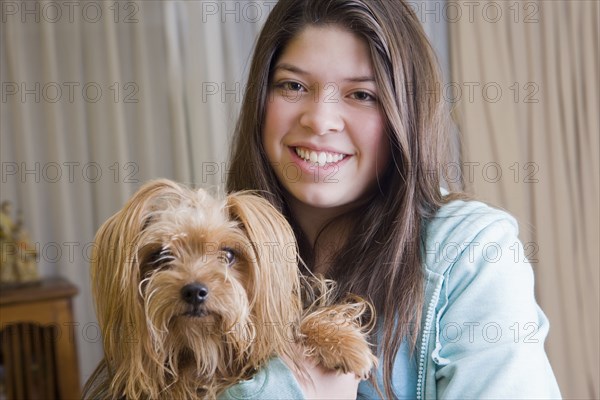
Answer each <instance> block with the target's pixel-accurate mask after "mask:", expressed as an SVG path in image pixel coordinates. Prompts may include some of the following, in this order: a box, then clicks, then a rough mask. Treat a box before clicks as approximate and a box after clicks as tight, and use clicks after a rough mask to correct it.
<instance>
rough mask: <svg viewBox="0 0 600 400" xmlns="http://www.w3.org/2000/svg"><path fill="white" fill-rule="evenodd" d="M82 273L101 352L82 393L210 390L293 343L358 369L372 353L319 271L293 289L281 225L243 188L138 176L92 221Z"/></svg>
mask: <svg viewBox="0 0 600 400" xmlns="http://www.w3.org/2000/svg"><path fill="white" fill-rule="evenodd" d="M91 275H92V289H93V296H94V300H95V304H96V312H97V317H98V321H99V324H100V328H101V331H102V335H103V344H104V355H105V356H104V359H103V360H102V362H101V363H100V365H99V366H98V368H97V369H96V371H95V372H94V374H93V375H92V377H91V378H90V379H89V380H88V382H87V383H86V387H85V388H84V397H85V398H101V399H107V398H109V399H120V398H126V399H138V398H144V399H145V398H151V399H163V398H164V399H173V398H182V399H183V398H185V399H195V398H215V397H216V396H217V395H218V393H220V392H221V391H223V390H224V389H226V388H227V387H229V386H231V385H233V384H235V383H236V382H238V381H239V380H241V379H248V378H250V377H251V376H252V375H253V374H254V373H255V372H256V371H257V370H258V369H259V368H261V367H262V366H263V365H264V364H265V363H266V362H267V361H268V360H269V359H270V358H271V357H273V356H275V355H279V356H282V357H285V358H286V359H288V360H298V359H299V356H300V354H299V352H300V351H304V352H305V353H306V354H308V355H310V356H313V357H315V359H316V361H318V362H320V363H321V364H323V365H324V366H326V367H329V368H338V369H340V370H341V371H343V372H354V373H355V374H357V375H359V376H360V377H362V378H366V377H367V376H368V374H369V371H370V369H371V367H372V366H373V365H374V363H375V362H376V359H375V357H374V356H373V355H372V353H371V351H370V349H369V344H368V343H367V341H366V329H368V328H370V327H371V325H372V321H373V320H372V319H371V325H369V324H367V325H368V326H362V327H361V317H362V316H363V315H364V314H365V311H369V312H370V313H372V309H370V308H369V306H368V305H367V303H365V302H363V301H361V300H360V299H357V300H356V301H349V302H344V303H343V304H337V305H332V304H330V303H331V301H330V300H329V297H330V293H331V288H330V287H329V285H328V284H327V283H326V282H325V281H322V280H318V279H314V280H313V281H312V282H313V283H312V284H311V285H309V286H310V288H312V289H309V290H308V291H306V290H303V289H302V282H304V283H306V281H303V280H302V277H301V275H300V274H299V270H298V255H297V247H296V242H295V239H294V235H293V232H292V230H291V228H290V226H289V225H288V223H287V221H286V220H285V218H284V217H283V216H282V215H280V214H279V213H278V212H277V211H276V210H275V209H274V208H273V207H272V206H271V205H270V204H269V203H268V202H267V201H266V200H264V199H262V198H261V197H259V196H256V195H253V194H250V193H236V194H231V195H229V196H227V198H226V199H225V200H217V199H215V198H213V197H212V196H210V195H209V194H208V193H207V192H205V191H203V190H191V189H189V188H187V187H185V186H183V185H179V184H176V183H174V182H171V181H168V180H157V181H153V182H150V183H148V184H146V185H145V186H143V187H142V188H141V189H140V190H139V191H138V192H137V193H136V194H135V195H134V196H133V197H132V198H131V199H130V200H129V201H128V203H127V204H126V205H125V207H124V208H123V209H122V210H121V211H119V212H118V213H116V214H115V215H114V216H112V217H111V218H110V219H109V220H108V221H106V222H105V223H104V225H103V226H102V227H101V228H100V230H99V231H98V233H97V235H96V239H95V246H94V253H93V258H92V265H91ZM304 287H305V288H306V287H307V286H306V285H304ZM315 288H316V289H315ZM307 292H308V293H310V294H312V300H311V301H309V303H310V304H309V306H308V307H306V306H305V305H304V306H303V298H302V293H304V296H305V299H304V300H306V297H307V295H306V294H307ZM308 297H311V296H310V295H309V296H308ZM315 299H317V300H316V301H314V300H315ZM371 316H372V314H371ZM298 344H299V345H300V346H299V345H298ZM296 367H299V366H296Z"/></svg>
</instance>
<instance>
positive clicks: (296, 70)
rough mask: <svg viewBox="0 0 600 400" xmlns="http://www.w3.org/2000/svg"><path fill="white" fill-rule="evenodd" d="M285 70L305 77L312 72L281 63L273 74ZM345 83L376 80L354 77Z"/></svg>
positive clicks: (344, 80) (373, 80)
mask: <svg viewBox="0 0 600 400" xmlns="http://www.w3.org/2000/svg"><path fill="white" fill-rule="evenodd" d="M280 69H282V70H285V71H289V72H292V73H295V74H298V75H303V76H309V75H310V72H308V71H305V70H303V69H302V68H298V67H297V66H295V65H292V64H288V63H280V64H277V65H276V66H275V68H273V72H275V71H277V70H280ZM342 81H343V82H373V83H375V78H373V77H372V76H370V75H365V76H353V77H351V78H344V79H342Z"/></svg>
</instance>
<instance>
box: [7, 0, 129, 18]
mask: <svg viewBox="0 0 600 400" xmlns="http://www.w3.org/2000/svg"><path fill="white" fill-rule="evenodd" d="M139 11H140V7H139V5H138V3H137V2H134V1H93V0H90V1H39V0H25V1H4V0H3V1H2V7H1V8H0V12H1V13H2V18H1V19H2V23H3V24H5V23H9V22H11V23H12V22H20V23H32V22H33V23H41V22H45V23H59V22H68V23H74V22H85V23H97V22H100V21H103V20H109V21H112V22H114V23H126V24H131V23H137V22H139V20H138V18H137V17H138V15H139Z"/></svg>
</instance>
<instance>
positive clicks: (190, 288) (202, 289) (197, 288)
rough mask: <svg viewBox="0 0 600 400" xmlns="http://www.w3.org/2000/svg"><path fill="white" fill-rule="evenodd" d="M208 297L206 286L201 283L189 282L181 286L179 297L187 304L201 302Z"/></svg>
mask: <svg viewBox="0 0 600 400" xmlns="http://www.w3.org/2000/svg"><path fill="white" fill-rule="evenodd" d="M207 297H208V288H207V287H206V286H204V285H203V284H201V283H190V284H188V285H185V286H184V287H183V288H181V298H182V299H183V301H185V302H186V303H188V304H193V305H197V304H202V303H204V301H205V300H206V298H207Z"/></svg>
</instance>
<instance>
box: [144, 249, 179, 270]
mask: <svg viewBox="0 0 600 400" xmlns="http://www.w3.org/2000/svg"><path fill="white" fill-rule="evenodd" d="M174 258H175V257H173V254H172V253H171V251H170V250H169V249H165V248H158V249H156V250H155V251H153V252H151V253H150V254H148V257H147V258H146V260H145V261H146V262H145V263H144V264H145V265H146V269H147V270H158V269H162V268H164V267H166V266H168V265H169V263H170V262H171V261H173V259H174Z"/></svg>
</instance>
